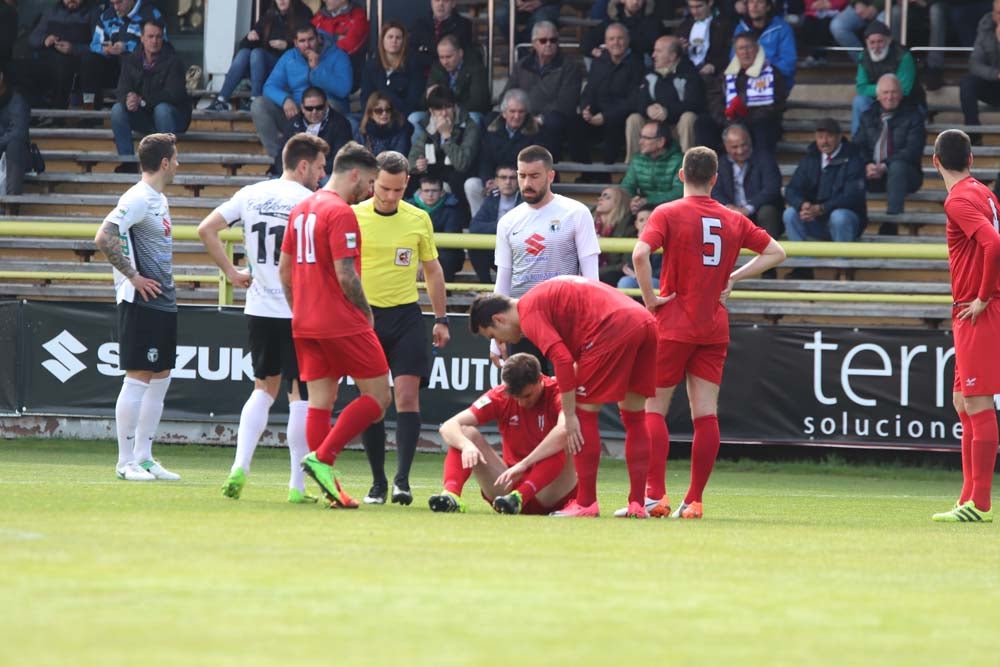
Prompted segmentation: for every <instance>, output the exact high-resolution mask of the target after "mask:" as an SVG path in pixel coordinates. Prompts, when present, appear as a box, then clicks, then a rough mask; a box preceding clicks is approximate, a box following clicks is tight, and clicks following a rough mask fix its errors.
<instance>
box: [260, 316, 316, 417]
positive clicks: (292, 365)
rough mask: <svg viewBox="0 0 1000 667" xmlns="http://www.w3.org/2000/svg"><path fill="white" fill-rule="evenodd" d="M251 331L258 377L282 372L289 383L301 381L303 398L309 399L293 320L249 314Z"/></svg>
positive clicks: (261, 378) (300, 387)
mask: <svg viewBox="0 0 1000 667" xmlns="http://www.w3.org/2000/svg"><path fill="white" fill-rule="evenodd" d="M247 333H248V334H249V336H248V338H249V343H250V360H251V361H252V362H253V376H254V377H255V378H257V379H258V380H263V379H265V378H269V377H273V376H275V375H280V376H281V379H282V380H285V381H287V382H288V389H289V391H291V385H292V381H293V380H294V381H296V382H298V383H299V393H300V394H301V397H302V400H305V399H306V396H307V394H306V385H305V383H304V382H301V381H300V380H299V361H298V358H297V357H296V356H295V341H294V339H293V338H292V321H291V320H290V319H285V318H282V317H261V316H259V315H247Z"/></svg>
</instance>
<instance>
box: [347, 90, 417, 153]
mask: <svg viewBox="0 0 1000 667" xmlns="http://www.w3.org/2000/svg"><path fill="white" fill-rule="evenodd" d="M412 134H413V126H412V125H410V124H409V123H408V122H407V121H406V119H404V118H403V115H402V114H401V113H400V112H399V110H398V109H395V108H394V107H393V103H392V100H391V99H389V96H388V95H387V94H386V93H382V92H379V91H375V92H374V93H372V94H371V95H369V96H368V102H366V103H365V110H364V113H363V114H362V116H361V122H360V123H359V124H358V128H357V129H356V130H355V131H354V140H355V141H357V142H358V143H359V144H361V145H362V146H364V147H365V148H367V149H368V150H369V151H371V153H372V155H378V154H379V153H382V152H384V151H396V152H397V153H402V154H403V155H407V154H409V152H410V137H411V135H412Z"/></svg>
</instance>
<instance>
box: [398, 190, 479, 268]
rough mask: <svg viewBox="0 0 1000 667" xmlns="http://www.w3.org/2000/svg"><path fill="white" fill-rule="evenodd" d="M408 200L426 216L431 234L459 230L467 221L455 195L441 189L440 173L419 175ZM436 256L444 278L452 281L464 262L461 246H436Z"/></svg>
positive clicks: (463, 227)
mask: <svg viewBox="0 0 1000 667" xmlns="http://www.w3.org/2000/svg"><path fill="white" fill-rule="evenodd" d="M411 203H412V204H413V205H414V206H416V207H417V208H419V209H421V210H423V211H426V213H427V215H429V216H430V218H431V224H432V225H433V226H434V233H435V234H461V233H462V230H463V229H465V227H466V226H467V225H468V222H469V218H468V216H467V215H466V214H465V211H464V208H463V207H462V204H461V202H459V201H458V197H456V196H455V195H453V194H449V193H447V192H445V191H444V182H443V181H442V180H441V177H440V176H421V177H420V181H419V186H418V188H417V191H416V192H414V193H413V199H412V200H411ZM438 259H439V260H440V262H441V269H442V270H443V271H444V281H445V282H446V283H450V282H454V280H455V274H456V273H458V272H459V271H461V270H462V265H463V264H465V250H464V249H463V248H440V249H439V250H438Z"/></svg>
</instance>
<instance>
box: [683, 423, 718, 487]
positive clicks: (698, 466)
mask: <svg viewBox="0 0 1000 667" xmlns="http://www.w3.org/2000/svg"><path fill="white" fill-rule="evenodd" d="M720 439H721V436H720V435H719V418H718V417H717V416H715V415H705V416H704V417H698V418H697V419H695V420H694V441H693V442H692V443H691V486H690V487H689V488H688V492H687V495H686V496H685V497H684V502H685V503H687V504H689V505H690V504H691V503H700V502H701V494H702V493H704V491H705V485H706V484H708V478H709V476H711V474H712V468H713V467H715V459H716V457H718V456H719V442H720Z"/></svg>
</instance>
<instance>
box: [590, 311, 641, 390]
mask: <svg viewBox="0 0 1000 667" xmlns="http://www.w3.org/2000/svg"><path fill="white" fill-rule="evenodd" d="M576 381H577V393H576V400H577V402H578V403H617V402H618V401H621V400H622V399H624V398H625V394H627V393H629V392H632V393H634V394H639V395H641V396H646V397H649V396H653V395H654V394H655V393H656V322H655V321H654V320H653V319H650V320H648V321H645V322H639V323H637V324H636V325H635V326H633V327H630V328H629V329H627V330H626V331H624V332H622V334H621V336H620V337H618V338H616V339H615V340H613V341H606V342H604V343H603V344H601V345H595V346H594V347H592V348H591V349H589V350H587V351H585V352H584V353H583V354H581V355H580V359H579V360H578V361H577V363H576Z"/></svg>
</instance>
